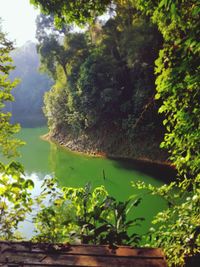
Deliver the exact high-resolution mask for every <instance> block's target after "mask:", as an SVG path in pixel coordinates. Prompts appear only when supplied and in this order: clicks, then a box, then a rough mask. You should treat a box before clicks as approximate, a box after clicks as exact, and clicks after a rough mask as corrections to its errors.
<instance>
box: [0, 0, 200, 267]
mask: <svg viewBox="0 0 200 267" xmlns="http://www.w3.org/2000/svg"><path fill="white" fill-rule="evenodd" d="M31 2H32V3H34V4H35V5H36V6H40V7H41V9H42V10H43V11H45V12H46V13H47V14H49V15H47V17H45V16H43V17H41V19H39V20H38V22H39V25H40V26H39V28H38V40H39V42H40V43H39V46H38V50H39V52H40V54H41V62H42V68H43V70H47V71H48V73H49V74H51V76H52V78H53V79H54V81H55V85H54V86H53V88H52V90H51V91H50V92H48V93H47V94H46V96H45V113H46V115H47V117H48V121H49V126H50V128H51V130H52V131H59V132H64V133H65V132H67V131H71V133H78V134H79V133H85V134H87V131H88V130H91V129H93V128H94V127H97V126H98V127H100V126H102V125H103V126H104V127H105V126H106V125H108V124H109V126H110V127H111V128H112V130H113V129H114V130H116V131H117V129H122V130H123V131H125V133H126V135H127V136H132V138H134V137H135V135H136V134H137V131H136V128H137V127H138V125H139V126H140V127H139V128H137V130H141V129H142V128H141V127H146V126H147V125H148V129H149V128H150V125H152V124H153V127H156V126H155V124H156V122H157V121H159V119H158V117H156V115H155V113H154V114H153V116H152V115H151V114H149V113H147V112H146V111H147V110H149V107H150V106H151V104H150V103H154V101H153V102H152V101H150V100H151V99H154V96H155V98H156V99H158V100H159V102H157V103H160V105H161V106H160V109H159V112H160V113H162V114H163V115H164V116H165V119H164V121H163V123H164V125H165V127H166V134H165V137H164V141H163V143H162V147H164V148H166V149H168V151H169V153H170V159H171V161H172V162H173V164H174V165H175V166H176V168H177V171H178V175H177V177H176V180H175V181H174V182H173V183H170V184H169V185H164V186H162V187H160V188H155V187H153V186H152V185H146V184H144V183H141V182H138V183H134V184H133V186H134V187H137V188H139V189H143V190H144V189H145V190H148V191H150V193H151V194H154V195H155V194H158V195H160V196H162V197H163V198H164V199H166V201H167V202H168V208H167V209H166V210H164V211H162V212H160V213H158V214H157V215H156V217H155V219H154V221H153V223H155V224H156V225H157V227H155V229H150V232H151V235H150V239H148V240H146V243H147V245H148V246H149V245H151V246H156V247H157V246H158V247H162V248H163V249H164V251H165V253H166V255H167V259H168V264H169V266H184V264H185V260H186V258H187V257H190V256H193V255H196V254H197V253H200V249H199V248H200V223H199V222H200V175H199V166H200V165H199V163H200V157H199V147H200V146H199V140H200V139H199V115H200V109H199V99H200V91H199V79H200V78H199V77H200V76H199V64H198V63H199V50H200V46H199V36H200V34H199V31H200V30H199V29H200V27H199V26H200V25H199V24H200V20H199V10H200V6H199V2H198V1H195V0H188V1H179V0H176V1H171V0H159V1H150V0H149V1H146V0H145V1H144V0H135V1H129V0H125V1H121V0H116V1H95V3H92V2H91V1H85V2H84V3H82V1H76V2H74V1H71V0H69V1H62V0H61V1H60V0H59V1H58V0H55V1H43V0H32V1H31ZM108 9H110V10H111V11H113V16H112V17H110V18H109V20H108V21H107V22H104V23H101V22H100V21H99V20H97V16H99V15H101V14H103V12H105V11H106V10H108ZM52 15H53V17H54V19H55V21H56V23H57V25H59V26H60V30H56V29H55V28H54V27H53V26H52V21H53V19H52ZM71 22H76V23H78V24H79V25H82V24H87V23H90V24H89V26H88V29H87V30H86V31H85V33H72V32H70V27H69V26H67V27H64V26H63V23H67V25H69V23H71ZM91 23H92V24H91ZM152 23H154V24H155V25H157V27H156V26H153V24H152ZM45 29H48V31H51V34H50V36H48V35H47V30H45ZM158 30H159V31H158ZM159 32H160V33H159ZM160 34H162V37H161V35H160ZM0 36H1V39H0V40H1V55H0V56H1V57H0V62H1V65H0V71H1V73H2V74H3V75H2V76H1V80H0V81H1V94H0V101H1V102H0V104H1V106H0V107H1V108H3V105H4V104H3V102H4V101H8V100H12V96H11V93H10V91H11V89H12V87H13V86H14V84H12V83H10V82H9V80H7V78H8V76H7V75H8V73H9V71H10V69H11V68H12V67H11V66H10V64H7V62H8V61H9V60H10V59H9V57H8V52H9V51H10V49H11V44H10V43H9V42H7V41H6V39H5V35H4V34H3V33H1V35H0ZM152 46H154V47H155V50H152ZM161 46H162V47H161ZM158 50H159V56H158ZM157 57H158V58H157ZM156 58H157V59H156ZM155 59H156V60H155ZM154 61H155V65H156V67H155V74H156V81H155V83H156V94H155V88H154V80H155V75H154V72H153V68H154ZM97 100H98V101H97ZM146 114H148V116H147V115H146ZM144 115H145V116H147V117H145V116H144ZM108 118H109V119H108ZM9 119H10V114H8V113H3V112H2V113H1V115H0V122H1V124H0V127H1V128H0V140H1V141H2V142H1V147H2V151H3V152H4V153H5V154H7V155H8V156H12V155H13V154H14V153H13V151H15V148H16V146H17V145H18V144H20V142H19V141H18V140H15V139H11V136H12V135H13V133H15V132H16V130H17V129H18V128H17V126H12V125H10V124H9ZM141 119H142V126H141V124H140V123H141ZM112 124H113V125H112ZM99 125H100V126H99ZM123 133H124V132H123ZM22 172H23V170H22V168H21V167H20V166H19V165H18V164H16V163H11V164H9V165H8V166H5V165H3V164H1V173H2V174H1V175H2V177H3V179H2V180H1V183H2V184H3V187H1V191H0V204H1V206H0V211H1V212H0V220H1V221H0V226H2V225H5V226H7V225H8V226H9V228H6V227H5V228H3V227H2V228H0V230H1V232H2V236H3V237H5V238H8V239H9V238H10V237H11V235H12V234H13V232H14V230H15V229H16V228H17V225H18V222H19V221H21V220H23V219H24V214H25V212H27V211H29V209H30V204H31V200H30V195H29V193H28V188H29V186H32V185H33V184H32V182H31V181H29V180H28V181H25V180H24V179H23V178H22V177H21V174H22ZM89 189H90V188H89V187H86V188H85V189H71V188H63V189H61V190H60V191H59V190H57V189H56V188H54V183H52V184H51V182H50V183H49V184H48V186H47V189H45V191H44V195H43V196H46V195H50V201H51V204H52V206H48V207H45V206H44V203H43V202H42V197H43V196H42V197H41V199H39V200H38V201H39V203H40V204H41V205H42V206H41V210H40V212H39V213H38V215H37V216H36V217H35V222H36V225H37V229H38V235H37V236H36V239H37V240H45V241H46V239H44V238H45V237H44V235H47V234H49V235H50V239H51V241H52V242H55V241H59V240H61V241H65V237H66V236H67V235H68V233H69V232H70V231H71V230H72V229H75V230H76V232H77V233H78V235H77V237H78V239H80V240H81V241H84V242H86V243H90V242H93V243H106V244H107V243H112V244H123V243H124V242H125V243H129V242H131V243H133V244H137V243H138V241H139V238H138V236H137V235H136V236H134V235H133V236H129V234H128V228H129V226H131V225H132V224H135V223H136V222H137V220H139V221H140V220H141V218H138V219H135V220H133V221H127V220H126V219H127V218H126V214H127V212H128V210H129V207H130V206H131V205H133V206H134V205H135V206H137V205H138V203H139V201H136V202H133V203H132V202H131V201H130V202H129V201H128V202H125V203H118V202H117V201H116V200H115V199H113V198H110V197H108V196H107V192H106V191H105V189H104V188H103V187H101V188H97V189H95V190H94V192H91V191H90V190H89ZM11 196H12V198H11ZM8 202H10V203H11V204H10V207H9V208H8V207H7V203H8ZM19 203H20V204H21V203H23V205H20V204H19ZM129 205H130V206H129ZM12 207H13V209H12ZM105 207H106V208H107V207H108V208H107V209H105ZM13 211H14V212H15V213H14V212H13ZM72 211H73V212H72ZM63 212H65V213H66V217H64V216H63ZM14 215H15V216H14ZM16 215H17V216H16ZM7 219H9V222H11V224H12V225H11V226H10V225H9V224H8V221H7ZM58 219H59V221H58ZM66 219H67V220H66ZM73 221H74V222H75V224H73V223H72V222H73ZM41 225H44V226H45V227H41ZM52 229H53V230H52ZM63 238H64V239H63ZM67 238H69V236H67Z"/></svg>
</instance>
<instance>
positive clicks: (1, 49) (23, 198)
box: [0, 29, 33, 240]
mask: <svg viewBox="0 0 200 267" xmlns="http://www.w3.org/2000/svg"><path fill="white" fill-rule="evenodd" d="M12 49H13V46H12V43H11V42H9V41H8V40H7V39H6V36H5V34H4V33H3V32H2V30H1V29H0V153H1V154H3V155H4V156H5V157H7V158H10V157H12V156H15V155H16V154H17V147H18V146H19V145H22V144H23V143H22V142H21V141H20V140H18V139H16V138H14V137H13V136H14V134H15V133H16V132H18V131H19V125H12V124H10V117H11V114H10V113H8V112H6V111H4V107H5V103H7V101H13V96H12V94H11V90H12V89H13V87H14V86H16V84H17V82H16V81H15V82H11V81H10V80H9V78H8V77H9V73H10V71H11V70H12V69H13V66H12V63H11V62H12V60H11V58H10V56H9V53H10V51H11V50H12ZM23 173H24V171H23V167H22V166H21V165H20V164H19V163H17V162H12V161H11V162H10V163H9V164H4V163H2V162H0V238H1V239H6V240H9V239H13V238H16V237H17V236H16V234H15V232H16V230H17V227H18V224H19V222H20V221H23V220H24V219H25V215H26V213H27V212H28V211H30V210H31V208H30V207H31V203H32V199H31V196H30V192H29V189H30V188H32V186H33V182H32V181H31V180H25V179H24V177H23Z"/></svg>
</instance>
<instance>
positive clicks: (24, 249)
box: [0, 241, 167, 267]
mask: <svg viewBox="0 0 200 267" xmlns="http://www.w3.org/2000/svg"><path fill="white" fill-rule="evenodd" d="M0 266H1V267H17V266H18V267H22V266H24V267H27V266H28V267H34V266H38V267H43V266H54V267H56V266H58V267H59V266H79V267H81V266H88V267H97V266H98V267H166V266H167V265H166V261H165V257H164V254H163V252H162V251H161V250H160V249H152V248H131V247H127V246H120V247H118V248H115V249H111V248H109V247H108V246H94V245H68V244H66V245H64V244H40V243H38V244H34V243H30V242H3V241H2V242H0Z"/></svg>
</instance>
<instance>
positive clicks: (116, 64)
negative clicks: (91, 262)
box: [37, 5, 167, 160]
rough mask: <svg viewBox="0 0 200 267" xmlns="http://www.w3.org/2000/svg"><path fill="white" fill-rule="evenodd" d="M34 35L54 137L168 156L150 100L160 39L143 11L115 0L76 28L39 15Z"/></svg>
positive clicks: (83, 145)
mask: <svg viewBox="0 0 200 267" xmlns="http://www.w3.org/2000/svg"><path fill="white" fill-rule="evenodd" d="M37 38H38V41H39V44H38V52H39V54H40V57H41V69H42V70H43V71H46V73H48V74H49V75H50V77H51V78H52V79H53V80H54V83H55V84H54V86H53V87H52V89H51V90H50V91H49V92H47V93H46V94H45V99H44V104H45V106H44V113H45V115H46V117H47V119H48V125H49V128H50V136H51V137H53V138H54V139H55V140H57V141H59V142H60V143H62V144H65V145H66V146H68V147H69V148H71V149H73V150H80V151H84V152H87V151H89V152H90V153H91V152H93V153H96V152H97V153H98V152H104V153H106V154H108V155H114V156H119V155H120V156H121V157H122V156H124V157H133V158H142V159H145V158H147V159H151V160H158V159H159V160H166V158H167V156H166V153H164V152H163V151H161V150H160V149H159V144H160V142H161V140H162V139H163V133H164V129H163V126H162V117H161V116H160V115H158V103H157V102H156V101H155V100H154V96H155V75H154V61H155V59H156V58H157V57H158V53H159V49H160V48H161V47H162V43H163V40H162V35H161V34H160V33H159V31H158V29H157V27H156V26H154V25H153V24H152V23H151V22H150V20H149V18H148V17H147V16H142V15H141V14H140V12H138V11H136V10H135V9H134V8H133V7H127V6H121V5H120V6H119V7H118V8H117V9H115V13H113V14H111V15H110V16H108V17H107V18H106V19H104V20H100V19H99V20H96V21H95V22H94V23H93V25H91V26H89V27H86V28H85V29H84V32H80V31H79V32H74V31H73V27H70V25H69V26H68V25H67V26H66V25H64V26H63V27H62V28H61V29H60V30H58V29H56V28H55V26H54V24H53V16H51V15H49V16H45V15H40V16H39V17H38V19H37ZM124 137H125V138H124Z"/></svg>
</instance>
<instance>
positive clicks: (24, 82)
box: [9, 42, 52, 127]
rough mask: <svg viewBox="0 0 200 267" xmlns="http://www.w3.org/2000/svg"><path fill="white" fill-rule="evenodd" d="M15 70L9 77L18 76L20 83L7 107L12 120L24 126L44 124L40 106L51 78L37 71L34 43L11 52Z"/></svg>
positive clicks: (37, 58)
mask: <svg viewBox="0 0 200 267" xmlns="http://www.w3.org/2000/svg"><path fill="white" fill-rule="evenodd" d="M12 58H13V60H14V65H15V66H16V68H15V70H13V71H12V72H11V75H10V77H11V79H12V80H13V79H14V78H19V79H20V83H19V84H18V86H17V87H16V88H15V89H14V90H13V95H14V97H15V102H13V103H12V104H11V105H12V107H9V108H10V109H11V111H12V120H13V121H14V122H19V123H20V124H21V125H22V126H25V127H35V126H40V125H44V124H46V119H45V117H44V114H43V111H42V107H43V96H44V92H45V91H47V90H49V89H50V88H51V85H52V80H51V79H50V78H49V77H48V76H47V75H46V74H42V73H40V72H39V56H38V54H37V50H36V45H35V44H34V43H32V42H27V43H26V44H25V45H24V46H22V47H20V48H18V49H15V50H14V51H13V52H12Z"/></svg>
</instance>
